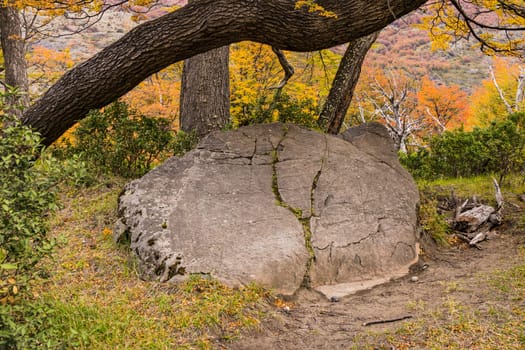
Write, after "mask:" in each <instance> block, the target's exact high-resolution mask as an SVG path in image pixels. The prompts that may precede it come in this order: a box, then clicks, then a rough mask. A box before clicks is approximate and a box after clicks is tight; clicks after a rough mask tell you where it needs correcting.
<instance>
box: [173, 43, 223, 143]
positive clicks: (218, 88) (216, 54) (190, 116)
mask: <svg viewBox="0 0 525 350" xmlns="http://www.w3.org/2000/svg"><path fill="white" fill-rule="evenodd" d="M229 51H230V50H229V47H228V46H223V47H221V48H218V49H214V50H211V51H208V52H205V53H201V54H199V55H196V56H193V57H191V58H188V59H187V60H185V61H184V68H183V70H182V86H181V95H180V128H181V129H182V130H183V131H187V132H191V131H193V130H195V131H196V132H197V135H198V136H199V137H202V136H204V135H206V134H208V133H210V132H211V131H213V130H220V129H222V128H223V127H224V126H226V124H228V122H229V121H230V74H229V68H228V63H229Z"/></svg>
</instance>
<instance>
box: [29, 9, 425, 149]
mask: <svg viewBox="0 0 525 350" xmlns="http://www.w3.org/2000/svg"><path fill="white" fill-rule="evenodd" d="M425 2H426V0H381V1H373V2H370V1H368V0H353V1H347V0H319V1H318V4H319V5H321V6H323V7H324V8H325V9H326V10H328V11H332V12H334V13H335V14H336V16H335V17H327V16H322V15H320V14H319V13H316V12H310V11H309V9H308V8H301V9H297V8H296V4H297V1H296V0H264V1H253V0H199V1H196V2H195V3H192V4H189V5H186V6H184V7H183V8H181V9H180V10H177V11H174V12H172V13H169V14H167V15H164V16H162V17H160V18H158V19H155V20H152V21H149V22H145V23H144V24H141V25H139V26H137V27H136V28H134V29H133V30H131V31H130V32H129V33H128V34H126V35H124V36H123V37H122V38H121V39H119V40H117V41H116V42H115V43H113V44H112V45H110V46H108V47H106V48H105V49H104V50H102V51H101V52H99V53H98V54H96V55H95V56H94V57H92V58H90V59H89V60H87V61H85V62H84V63H82V64H79V65H78V66H76V67H75V68H73V69H72V70H70V71H69V72H68V73H66V74H65V75H64V76H63V77H62V78H61V79H60V80H59V81H58V82H57V83H56V84H55V85H53V86H52V87H51V88H50V89H49V90H48V91H47V92H46V93H45V94H44V96H42V97H41V98H40V99H39V100H38V101H37V102H36V103H35V104H34V105H33V106H32V107H30V108H29V109H28V110H27V111H26V113H25V114H24V117H23V120H24V123H25V124H28V125H31V126H32V127H33V128H34V129H36V130H37V131H39V132H40V133H41V134H42V136H43V137H44V143H45V144H51V143H52V142H53V141H54V140H56V139H57V138H58V137H60V136H61V135H62V134H63V133H64V132H65V131H66V130H67V129H69V128H70V127H71V126H72V125H73V124H74V123H75V122H76V121H78V120H79V119H82V118H83V117H84V116H85V115H86V114H87V112H88V111H89V110H90V109H94V108H100V107H103V106H105V105H107V104H108V103H110V102H112V101H114V100H115V99H117V98H118V97H120V96H122V95H124V94H125V93H126V92H128V91H129V90H131V89H132V88H133V87H135V86H136V85H138V84H139V83H140V82H141V81H142V80H144V79H145V78H147V77H148V76H150V75H152V74H153V73H155V72H158V71H159V70H161V69H163V68H165V67H166V66H168V65H170V64H172V63H175V62H178V61H181V60H184V59H186V58H189V57H192V56H194V55H196V54H199V53H203V52H206V51H209V50H211V49H215V48H219V47H222V46H225V45H229V44H231V43H234V42H239V41H243V40H252V41H256V42H260V43H264V44H268V45H271V46H273V47H275V48H278V49H284V50H292V51H315V50H319V49H324V48H328V47H332V46H336V45H340V44H343V43H346V42H350V41H352V40H354V39H357V38H360V37H362V36H365V35H368V34H371V33H373V32H376V31H378V30H380V29H381V28H384V27H385V26H387V25H388V24H390V23H391V22H393V21H394V20H396V19H398V18H399V17H401V16H403V15H404V14H406V13H409V12H411V11H413V10H415V9H417V8H419V7H420V6H421V5H422V4H424V3H425Z"/></svg>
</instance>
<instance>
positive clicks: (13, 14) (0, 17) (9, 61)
mask: <svg viewBox="0 0 525 350" xmlns="http://www.w3.org/2000/svg"><path fill="white" fill-rule="evenodd" d="M0 42H1V45H2V53H3V55H4V65H5V81H4V84H5V85H7V86H8V87H12V88H16V89H17V90H18V91H19V93H20V94H18V95H15V96H8V97H7V106H8V110H9V111H10V112H11V113H12V114H14V115H16V116H17V117H21V116H22V109H21V108H26V107H28V106H29V96H28V95H27V92H28V88H29V83H28V79H27V62H26V58H25V54H26V43H25V41H24V39H23V32H22V22H21V20H20V14H19V12H18V10H17V9H15V8H11V7H0ZM6 88H7V87H6Z"/></svg>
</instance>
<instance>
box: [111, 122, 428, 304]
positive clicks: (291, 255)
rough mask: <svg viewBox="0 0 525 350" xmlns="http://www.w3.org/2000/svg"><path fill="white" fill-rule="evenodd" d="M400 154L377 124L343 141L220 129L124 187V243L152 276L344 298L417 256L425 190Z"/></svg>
mask: <svg viewBox="0 0 525 350" xmlns="http://www.w3.org/2000/svg"><path fill="white" fill-rule="evenodd" d="M363 128H364V130H363ZM367 129H368V131H367ZM392 147H393V146H392V144H391V141H390V139H389V138H388V135H387V134H386V130H385V129H384V127H382V126H378V125H376V124H367V125H365V126H364V127H360V130H357V131H356V130H354V131H350V132H347V133H345V134H343V135H342V137H334V136H329V135H324V134H321V133H317V132H315V131H311V130H307V129H304V128H301V127H297V126H293V125H283V124H267V125H256V126H249V127H243V128H240V129H238V130H235V131H228V132H215V133H212V134H210V135H209V136H208V137H206V138H205V139H203V140H202V141H201V142H200V144H199V146H198V147H197V148H196V149H195V150H193V151H190V152H189V153H187V154H186V155H185V156H184V157H181V158H176V157H174V158H171V159H169V160H168V161H166V162H165V163H164V164H162V165H161V166H159V167H157V168H156V169H155V170H153V171H151V172H149V173H148V174H146V175H145V176H144V177H143V178H141V179H138V180H135V181H133V182H131V183H130V184H128V185H127V186H126V187H125V189H124V191H123V194H122V195H121V197H120V199H119V221H118V223H117V225H116V229H115V234H116V238H117V239H122V238H123V237H125V238H127V241H129V244H130V248H131V250H132V251H133V252H134V254H136V255H137V256H138V258H139V269H140V273H141V275H142V277H144V278H147V279H158V280H161V281H169V280H178V279H181V278H185V277H186V276H188V275H190V274H210V275H212V276H213V277H214V278H217V279H219V280H221V281H223V282H225V283H227V284H229V285H232V286H239V285H244V284H248V283H251V282H256V283H258V284H260V285H263V286H265V287H268V288H272V289H273V290H275V291H276V292H278V293H281V294H284V295H292V294H294V293H295V292H296V291H297V290H298V289H299V288H300V287H301V286H309V287H312V288H315V289H317V290H318V291H320V292H322V293H324V294H325V295H326V296H328V297H330V296H341V295H345V294H348V293H350V292H353V291H354V290H358V289H361V288H359V286H370V285H371V284H372V285H373V284H374V281H376V282H378V283H379V282H384V281H386V280H388V279H389V278H392V277H397V276H399V275H400V274H403V273H407V272H408V267H409V266H410V265H411V264H412V263H414V262H415V261H416V260H417V253H418V252H417V237H416V232H417V230H416V225H417V218H416V207H417V204H418V192H417V188H416V186H415V184H414V182H413V180H412V178H411V177H410V176H409V174H408V173H407V172H406V171H405V170H404V169H403V168H402V167H401V166H400V165H399V163H398V161H397V157H395V153H394V156H392V152H393V148H392Z"/></svg>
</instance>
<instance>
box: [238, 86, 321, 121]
mask: <svg viewBox="0 0 525 350" xmlns="http://www.w3.org/2000/svg"><path fill="white" fill-rule="evenodd" d="M272 98H275V97H274V96H272ZM318 115H319V109H318V107H317V106H316V104H315V102H314V100H312V99H303V100H298V99H296V98H293V97H291V96H290V95H288V94H286V93H281V95H280V96H278V98H277V101H268V100H266V98H265V97H262V98H261V99H259V101H257V103H256V104H251V105H243V106H242V114H239V115H232V120H234V121H235V124H237V125H239V126H244V125H250V124H260V123H271V122H277V121H279V122H282V123H292V124H296V125H303V126H306V127H309V128H317V116H318Z"/></svg>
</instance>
